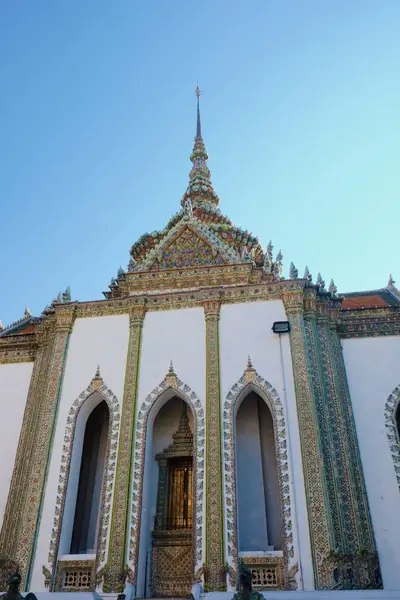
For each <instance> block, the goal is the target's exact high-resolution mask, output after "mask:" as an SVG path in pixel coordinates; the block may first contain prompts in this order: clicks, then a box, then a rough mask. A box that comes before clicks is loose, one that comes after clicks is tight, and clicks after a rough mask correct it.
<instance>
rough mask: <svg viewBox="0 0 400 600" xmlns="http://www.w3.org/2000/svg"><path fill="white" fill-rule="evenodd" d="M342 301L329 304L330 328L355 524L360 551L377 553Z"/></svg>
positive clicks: (330, 342)
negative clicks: (342, 331) (340, 325)
mask: <svg viewBox="0 0 400 600" xmlns="http://www.w3.org/2000/svg"><path fill="white" fill-rule="evenodd" d="M340 305H341V300H340V299H339V298H336V297H331V300H330V303H329V316H330V320H329V328H327V346H328V348H329V352H330V360H331V364H332V368H333V372H334V378H335V385H336V391H337V395H338V398H339V402H338V410H339V411H340V416H341V423H342V428H343V429H342V432H341V437H342V438H343V440H344V448H345V455H346V459H347V462H348V468H349V479H350V491H351V493H352V498H353V506H354V510H355V525H356V529H357V534H358V548H357V549H356V551H358V552H361V550H367V551H368V552H369V553H371V554H374V553H376V544H375V537H374V532H373V528H372V522H371V515H370V510H369V503H368V496H367V490H366V487H365V480H364V473H363V466H362V462H361V456H360V449H359V445H358V439H357V431H356V425H355V421H354V415H353V407H352V404H351V397H350V390H349V386H348V381H347V374H346V367H345V364H344V360H343V352H342V347H341V345H340V340H339V336H338V333H337V319H338V315H339V312H340Z"/></svg>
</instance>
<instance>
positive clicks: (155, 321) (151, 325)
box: [137, 308, 206, 407]
mask: <svg viewBox="0 0 400 600" xmlns="http://www.w3.org/2000/svg"><path fill="white" fill-rule="evenodd" d="M205 331H206V330H205V319H204V310H203V309H202V308H186V309H183V310H165V311H158V312H149V313H147V314H146V317H145V320H144V325H143V338H142V351H141V359H140V376H139V390H138V400H139V402H138V403H137V406H138V407H139V406H140V403H141V402H143V400H144V399H145V398H146V396H147V395H148V394H149V393H150V392H151V391H152V390H153V389H154V388H155V387H157V386H158V385H159V384H160V383H161V381H162V380H163V379H164V377H165V375H166V374H167V371H168V367H169V364H170V361H171V360H172V361H173V365H174V370H175V373H176V374H177V376H178V377H179V379H181V380H182V381H183V382H184V383H186V384H187V385H189V386H190V387H191V388H192V390H194V391H195V392H196V394H197V396H198V397H199V399H200V401H201V402H203V403H204V402H205V365H206V337H205V336H206V334H205Z"/></svg>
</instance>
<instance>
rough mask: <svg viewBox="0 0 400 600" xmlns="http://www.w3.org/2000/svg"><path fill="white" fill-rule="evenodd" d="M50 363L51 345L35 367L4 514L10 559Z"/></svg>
mask: <svg viewBox="0 0 400 600" xmlns="http://www.w3.org/2000/svg"><path fill="white" fill-rule="evenodd" d="M48 361H49V346H48V344H46V345H44V344H42V345H40V346H39V348H38V351H37V355H36V360H35V362H34V365H33V371H32V376H31V381H30V384H29V392H28V397H27V401H26V405H25V411H24V418H23V421H22V426H21V432H20V436H19V441H18V448H17V453H16V457H15V463H14V465H15V467H14V471H13V475H12V479H11V485H10V489H9V492H8V499H7V505H6V510H5V513H4V519H3V527H2V530H1V535H0V548H1V551H2V552H5V553H6V554H7V555H9V556H15V555H16V551H17V548H18V539H19V532H20V525H21V514H22V512H23V510H24V502H25V501H26V498H27V485H28V480H29V473H30V469H31V468H32V463H31V460H30V457H31V456H32V452H33V448H34V444H35V440H36V436H35V432H36V431H37V424H38V415H39V409H40V399H41V398H40V396H41V394H43V389H44V386H45V379H46V373H47V367H48Z"/></svg>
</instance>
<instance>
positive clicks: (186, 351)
mask: <svg viewBox="0 0 400 600" xmlns="http://www.w3.org/2000/svg"><path fill="white" fill-rule="evenodd" d="M140 356H141V358H140V371H139V387H138V400H137V405H136V407H137V408H136V410H137V411H138V410H139V409H140V406H141V404H142V402H143V401H144V400H145V398H146V397H147V395H148V394H150V393H151V392H152V391H153V390H154V389H155V388H156V387H157V386H158V385H159V384H160V383H161V382H162V381H163V379H164V378H165V376H166V374H167V371H168V368H169V365H170V362H171V360H172V362H173V366H174V371H175V373H176V374H177V376H178V378H179V379H181V380H182V381H183V382H184V383H186V384H187V385H188V386H189V387H190V388H191V389H192V390H193V391H194V392H195V393H196V394H197V396H198V398H199V400H200V402H201V403H202V404H203V406H204V405H205V385H206V329H205V317H204V310H203V309H202V308H187V309H182V310H166V311H157V312H148V313H147V314H146V317H145V320H144V325H143V333H142V348H141V355H140ZM172 395H173V394H172ZM160 409H161V406H159V405H158V404H157V406H154V411H151V412H152V419H151V420H153V419H155V418H156V415H155V414H154V412H155V411H156V410H157V412H158V410H160ZM188 413H190V410H188ZM190 418H192V417H190ZM149 419H150V417H149ZM191 424H192V423H191ZM171 428H172V422H171ZM147 432H148V433H147V437H146V461H145V470H144V482H145V485H144V487H143V497H142V523H141V534H142V533H144V532H147V534H146V535H141V536H140V547H139V562H138V581H137V592H138V593H139V594H143V592H144V589H145V573H146V554H147V552H148V550H149V548H150V546H151V536H150V528H151V518H152V515H153V511H154V507H153V502H154V493H157V474H156V473H157V471H155V470H154V462H155V461H153V460H152V456H151V454H152V437H151V433H150V425H149V426H148V428H147ZM172 433H174V431H172ZM172 433H171V435H172ZM164 441H165V440H164ZM159 443H160V445H162V443H164V442H163V441H162V440H160V442H159ZM163 449H164V448H162V450H163ZM156 467H157V465H156ZM150 480H152V482H153V485H152V487H150V486H148V485H147V484H146V482H148V481H150ZM154 490H155V492H154ZM204 511H205V503H204ZM203 519H205V514H204V513H203ZM203 544H205V540H203Z"/></svg>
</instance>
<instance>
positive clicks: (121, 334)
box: [0, 104, 400, 598]
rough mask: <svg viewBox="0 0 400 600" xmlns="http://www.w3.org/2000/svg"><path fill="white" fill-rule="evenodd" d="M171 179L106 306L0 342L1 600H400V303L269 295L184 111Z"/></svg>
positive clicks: (269, 257)
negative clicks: (319, 599)
mask: <svg viewBox="0 0 400 600" xmlns="http://www.w3.org/2000/svg"><path fill="white" fill-rule="evenodd" d="M190 159H191V161H192V165H193V166H192V169H191V171H190V177H189V185H188V187H187V189H186V191H185V193H184V195H183V198H182V200H181V208H180V210H179V212H177V213H176V214H175V215H174V216H173V217H172V218H171V219H170V221H169V222H168V223H167V225H166V226H165V228H164V229H162V230H161V231H154V232H153V233H151V234H145V235H143V236H142V237H141V238H140V239H139V240H138V241H137V242H136V243H135V244H134V245H133V246H132V247H131V250H130V260H129V265H128V267H127V270H124V269H122V268H120V269H119V271H118V274H117V276H116V277H115V278H113V279H112V280H111V283H110V286H109V291H107V292H105V293H104V296H105V299H102V300H96V301H92V302H77V301H72V299H71V294H70V291H69V289H67V290H66V292H65V293H64V294H59V296H58V297H57V298H56V299H55V300H54V301H53V302H52V304H51V305H50V306H48V307H46V308H45V310H44V311H43V313H42V315H41V316H39V317H34V316H32V315H31V314H30V312H29V311H28V310H26V312H25V314H24V316H23V317H22V318H21V319H20V320H19V321H17V322H16V323H13V324H12V325H10V326H8V327H5V328H4V327H2V328H1V332H0V402H1V407H2V416H3V418H2V422H1V423H0V456H1V461H0V526H1V534H0V590H3V589H5V587H6V584H5V580H6V578H7V576H8V574H9V573H10V572H12V571H13V570H15V569H16V568H17V567H18V569H19V571H20V573H21V576H22V580H23V588H24V589H25V590H32V591H34V592H46V591H47V592H52V591H69V592H83V591H91V590H96V591H97V592H98V593H99V594H106V593H115V594H116V593H122V592H125V593H126V594H127V596H128V597H129V598H133V597H135V596H136V597H138V598H143V597H180V596H182V597H184V596H186V597H187V596H189V595H190V593H191V591H192V593H193V594H194V595H195V592H194V591H193V590H195V589H196V590H199V589H200V590H203V591H205V592H208V591H220V592H223V591H227V592H229V593H230V596H229V597H232V592H233V591H235V590H237V587H238V572H239V566H240V565H242V564H244V565H245V566H246V567H248V568H249V569H251V572H252V580H253V588H255V589H258V590H263V591H268V590H314V589H316V590H331V589H332V590H333V589H345V590H349V589H364V588H381V587H384V588H385V590H394V589H398V590H400V552H399V551H398V546H399V540H400V510H399V507H400V441H399V429H400V409H399V400H400V368H399V367H400V293H399V291H398V290H397V288H396V287H395V285H394V281H393V280H392V278H390V281H389V283H388V285H387V286H386V287H384V288H382V289H379V290H373V291H366V292H353V293H349V294H343V295H338V294H337V290H336V287H335V285H334V283H333V281H332V282H331V284H330V285H329V287H328V289H327V288H326V287H325V283H324V281H323V280H322V278H321V276H320V275H318V276H317V277H316V278H315V282H314V281H313V278H312V276H311V274H310V273H309V271H308V269H306V272H305V274H304V276H299V274H298V271H297V269H296V268H295V266H294V265H293V263H292V264H291V265H290V269H289V273H288V277H284V275H283V262H282V253H281V252H278V253H274V250H273V246H272V244H271V243H269V244H268V245H267V246H266V247H263V246H262V245H261V243H260V241H259V239H258V238H257V237H255V236H253V235H252V234H251V233H249V232H248V231H243V230H242V229H240V228H238V227H235V225H234V224H233V223H232V222H231V221H230V220H229V218H228V217H226V216H224V214H223V213H222V212H221V211H220V209H219V198H218V195H217V193H216V192H215V191H214V189H213V186H212V183H211V178H210V172H209V170H208V167H207V159H208V157H207V153H206V149H205V145H204V142H203V138H202V133H201V126H200V112H199V105H198V104H197V132H196V137H195V141H194V148H193V152H192V155H191V157H190ZM265 233H266V234H268V232H265ZM193 586H194V587H193ZM196 586H197V587H196Z"/></svg>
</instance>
